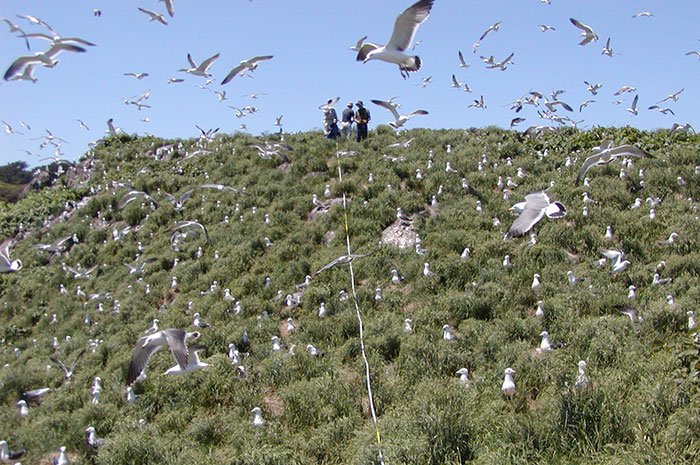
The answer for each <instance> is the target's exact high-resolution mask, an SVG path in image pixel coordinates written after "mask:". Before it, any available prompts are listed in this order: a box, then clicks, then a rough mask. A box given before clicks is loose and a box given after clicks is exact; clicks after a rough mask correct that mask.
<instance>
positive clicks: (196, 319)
mask: <svg viewBox="0 0 700 465" xmlns="http://www.w3.org/2000/svg"><path fill="white" fill-rule="evenodd" d="M192 318H193V321H192V326H194V327H195V328H200V329H201V328H208V327H210V326H211V325H210V324H209V323H205V322H203V321H201V320H200V315H199V313H195V314H194V315H193V316H192Z"/></svg>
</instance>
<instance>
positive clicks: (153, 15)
mask: <svg viewBox="0 0 700 465" xmlns="http://www.w3.org/2000/svg"><path fill="white" fill-rule="evenodd" d="M139 11H141V12H143V13H146V14H147V15H148V16H150V17H151V21H158V22H159V23H161V24H163V25H164V26H167V25H168V22H167V21H166V20H165V18H164V17H163V15H162V14H160V13H156V12H155V11H151V10H147V9H145V8H141V7H139Z"/></svg>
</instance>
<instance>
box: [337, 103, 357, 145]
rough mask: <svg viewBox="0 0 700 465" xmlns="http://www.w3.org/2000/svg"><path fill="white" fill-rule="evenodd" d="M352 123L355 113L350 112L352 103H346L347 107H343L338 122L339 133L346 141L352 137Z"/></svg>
mask: <svg viewBox="0 0 700 465" xmlns="http://www.w3.org/2000/svg"><path fill="white" fill-rule="evenodd" d="M353 121H355V112H354V111H352V102H348V105H347V106H346V107H345V110H343V114H342V115H341V122H340V133H341V134H343V135H344V136H345V137H347V138H348V139H349V138H350V136H351V135H352V123H353Z"/></svg>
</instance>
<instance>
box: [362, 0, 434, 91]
mask: <svg viewBox="0 0 700 465" xmlns="http://www.w3.org/2000/svg"><path fill="white" fill-rule="evenodd" d="M434 2H435V0H419V1H418V2H416V3H414V4H413V5H411V6H410V7H408V8H407V9H406V10H405V11H404V12H403V13H401V14H400V15H399V16H397V17H396V22H395V23H394V31H393V32H392V33H391V37H390V38H389V42H387V44H386V45H384V46H381V45H377V44H372V43H369V42H367V43H365V44H364V45H363V46H362V48H361V49H360V51H359V52H358V53H357V61H362V62H364V63H367V61H369V60H381V61H386V62H387V63H394V64H396V65H398V66H399V70H400V71H401V76H403V77H404V78H406V77H407V76H408V72H410V71H418V70H419V69H420V67H421V60H420V58H419V57H418V56H417V55H414V56H409V55H406V54H405V53H404V51H405V50H408V48H409V47H410V46H411V43H412V42H413V38H414V37H415V35H416V31H417V30H418V26H420V25H421V23H423V21H425V20H426V19H428V16H429V15H430V10H431V8H432V7H433V3H434Z"/></svg>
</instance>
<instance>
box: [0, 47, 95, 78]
mask: <svg viewBox="0 0 700 465" xmlns="http://www.w3.org/2000/svg"><path fill="white" fill-rule="evenodd" d="M64 50H65V51H68V52H76V53H83V52H85V51H86V50H85V49H84V48H82V47H78V46H77V45H72V44H66V43H62V42H60V43H55V44H53V45H52V46H51V48H50V49H48V50H47V51H45V52H41V53H37V54H35V55H28V56H22V57H19V58H17V59H16V60H15V61H14V62H13V63H12V64H11V65H10V67H9V68H7V71H5V75H4V76H3V78H4V79H5V80H6V81H9V80H10V79H11V78H12V77H14V76H16V75H17V74H20V70H22V69H23V68H24V67H26V66H28V65H31V64H36V63H41V64H43V65H44V66H45V67H47V68H53V67H54V66H56V65H57V64H58V60H55V59H54V58H56V56H57V55H58V54H59V53H61V52H62V51H64Z"/></svg>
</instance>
